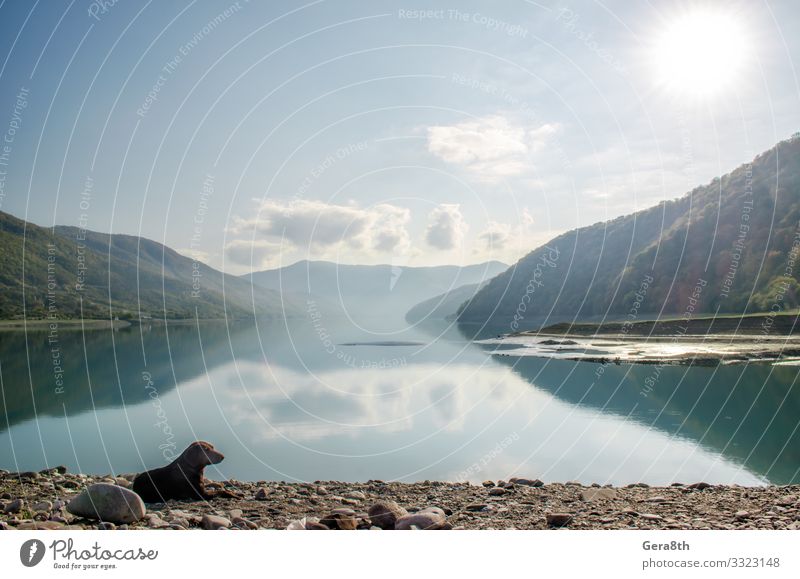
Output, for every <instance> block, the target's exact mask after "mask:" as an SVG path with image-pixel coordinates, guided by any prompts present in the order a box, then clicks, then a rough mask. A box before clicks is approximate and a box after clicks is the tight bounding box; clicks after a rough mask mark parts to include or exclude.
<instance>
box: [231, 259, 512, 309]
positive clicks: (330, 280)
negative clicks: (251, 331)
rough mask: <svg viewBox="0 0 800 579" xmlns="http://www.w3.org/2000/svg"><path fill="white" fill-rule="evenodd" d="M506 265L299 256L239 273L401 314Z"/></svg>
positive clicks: (271, 285)
mask: <svg viewBox="0 0 800 579" xmlns="http://www.w3.org/2000/svg"><path fill="white" fill-rule="evenodd" d="M507 268H508V266H507V265H506V264H504V263H500V262H498V261H490V262H486V263H481V264H477V265H467V266H455V265H442V266H426V267H416V266H414V267H412V266H399V265H389V264H382V265H346V264H336V263H332V262H326V261H300V262H297V263H294V264H292V265H289V266H286V267H282V268H279V269H272V270H265V271H260V272H255V273H252V274H246V275H244V276H242V277H243V278H245V279H252V281H253V283H254V284H255V285H258V286H261V287H264V288H268V289H271V290H275V291H291V292H295V293H297V294H303V293H305V294H307V295H308V296H309V298H310V299H319V300H323V301H324V302H325V303H326V305H328V306H329V307H331V308H336V309H342V310H345V311H346V312H347V313H348V315H373V314H374V315H388V314H393V315H394V314H396V315H397V316H400V317H404V316H405V314H406V312H407V311H408V310H409V308H411V307H412V306H414V305H416V304H418V303H420V302H422V301H424V300H427V299H429V298H432V297H434V296H436V295H440V294H443V293H446V292H448V291H450V290H452V289H454V288H457V287H460V286H462V285H465V284H475V283H481V282H483V281H485V280H486V279H489V278H491V277H494V276H495V275H497V274H499V273H500V272H502V271H505V270H506V269H507Z"/></svg>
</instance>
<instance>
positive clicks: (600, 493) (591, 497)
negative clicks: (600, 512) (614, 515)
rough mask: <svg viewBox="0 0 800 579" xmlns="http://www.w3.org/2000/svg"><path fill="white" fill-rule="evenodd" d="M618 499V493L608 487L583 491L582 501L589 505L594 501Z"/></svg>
mask: <svg viewBox="0 0 800 579" xmlns="http://www.w3.org/2000/svg"><path fill="white" fill-rule="evenodd" d="M615 498H617V491H615V490H614V489H610V488H607V487H601V488H594V487H593V488H590V489H584V490H582V491H581V500H582V501H584V502H587V503H591V502H593V501H610V500H613V499H615Z"/></svg>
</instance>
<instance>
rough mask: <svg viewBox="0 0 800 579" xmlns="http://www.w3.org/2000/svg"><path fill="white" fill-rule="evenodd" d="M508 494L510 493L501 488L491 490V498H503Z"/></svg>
mask: <svg viewBox="0 0 800 579" xmlns="http://www.w3.org/2000/svg"><path fill="white" fill-rule="evenodd" d="M506 493H508V491H507V490H506V489H504V488H500V487H494V488H493V489H489V496H490V497H502V496H503V495H504V494H506Z"/></svg>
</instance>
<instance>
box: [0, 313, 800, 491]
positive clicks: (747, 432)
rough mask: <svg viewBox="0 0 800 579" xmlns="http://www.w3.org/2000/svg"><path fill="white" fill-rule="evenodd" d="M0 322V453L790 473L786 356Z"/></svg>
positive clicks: (506, 472)
mask: <svg viewBox="0 0 800 579" xmlns="http://www.w3.org/2000/svg"><path fill="white" fill-rule="evenodd" d="M48 338H49V335H48V332H47V331H43V330H36V331H28V332H27V335H26V334H25V333H24V332H20V331H5V332H0V364H1V366H0V377H1V378H2V382H1V383H0V385H1V386H2V399H1V400H0V408H2V412H0V468H4V469H7V470H13V471H17V470H39V469H42V468H45V467H51V466H56V465H60V464H64V465H66V466H67V467H68V468H69V469H70V470H71V471H80V472H86V473H116V474H119V473H126V472H135V471H141V470H143V469H146V468H153V467H156V466H160V465H163V464H165V463H166V462H169V461H170V460H171V458H172V457H174V456H175V455H176V454H177V453H179V452H180V450H181V449H183V447H184V446H185V445H186V444H188V443H189V442H191V441H192V440H195V439H203V440H208V441H211V442H213V443H214V444H215V445H216V446H217V448H219V449H220V450H221V451H222V452H223V453H224V454H225V455H226V459H225V460H224V461H223V462H222V463H220V464H219V465H217V466H216V467H212V468H210V469H208V476H209V477H210V478H216V479H220V478H236V479H244V480H275V479H280V480H301V481H313V480H343V481H364V480H368V479H383V480H402V481H418V480H426V479H430V480H436V479H446V480H470V481H476V482H479V481H482V480H485V479H506V478H509V477H512V476H520V477H529V478H540V479H542V480H544V481H545V482H549V481H562V482H563V481H570V480H575V481H580V482H583V483H593V482H597V483H601V484H605V483H613V484H626V483H631V482H646V483H650V484H669V483H672V482H684V483H689V482H696V481H700V480H703V481H707V482H710V483H739V484H748V485H752V484H766V483H780V484H783V483H791V482H794V483H797V482H800V474H799V472H798V469H800V432H798V419H799V417H800V388H799V387H798V386H797V385H796V382H797V377H798V372H800V368H798V367H794V366H771V365H728V366H718V367H710V368H709V367H687V366H664V367H660V366H652V365H651V366H648V365H624V364H622V365H614V364H611V365H601V364H597V363H589V362H579V361H570V360H555V359H542V358H533V357H524V356H523V357H515V356H499V357H498V356H493V355H492V354H491V353H490V350H489V349H487V348H485V347H482V346H481V345H478V344H475V343H473V342H472V341H471V340H468V339H466V338H465V337H464V336H463V335H462V334H461V333H460V332H459V331H458V330H457V329H456V328H454V327H452V326H449V327H443V328H430V327H427V328H423V327H419V326H415V327H407V325H406V324H404V323H403V322H402V321H400V320H394V321H392V320H380V321H374V320H368V321H364V320H362V321H360V322H356V321H354V320H352V319H347V318H340V317H336V316H325V314H324V312H315V311H313V308H312V309H311V315H310V316H309V317H308V318H307V319H299V320H293V321H290V322H286V321H284V320H280V321H275V322H259V323H254V322H236V323H229V324H225V323H222V322H201V323H199V324H194V323H189V324H185V325H170V326H168V327H164V326H162V325H155V324H154V325H142V326H138V325H137V326H132V327H130V328H124V329H119V330H93V331H86V332H81V331H80V330H78V329H69V328H66V327H61V328H59V331H58V335H57V336H56V341H54V342H52V343H51V342H49V340H48Z"/></svg>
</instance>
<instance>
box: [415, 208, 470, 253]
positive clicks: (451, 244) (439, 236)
mask: <svg viewBox="0 0 800 579" xmlns="http://www.w3.org/2000/svg"><path fill="white" fill-rule="evenodd" d="M468 228H469V226H468V225H467V223H466V222H465V221H464V217H463V216H462V215H461V209H460V208H459V206H458V205H456V204H450V203H442V204H440V205H437V206H436V207H435V208H434V209H433V211H431V212H430V214H429V215H428V229H427V231H426V232H425V241H427V242H428V245H430V246H431V247H435V248H437V249H442V250H450V249H455V248H456V247H459V246H460V245H461V242H462V241H463V240H464V235H465V234H466V233H467V229H468Z"/></svg>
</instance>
